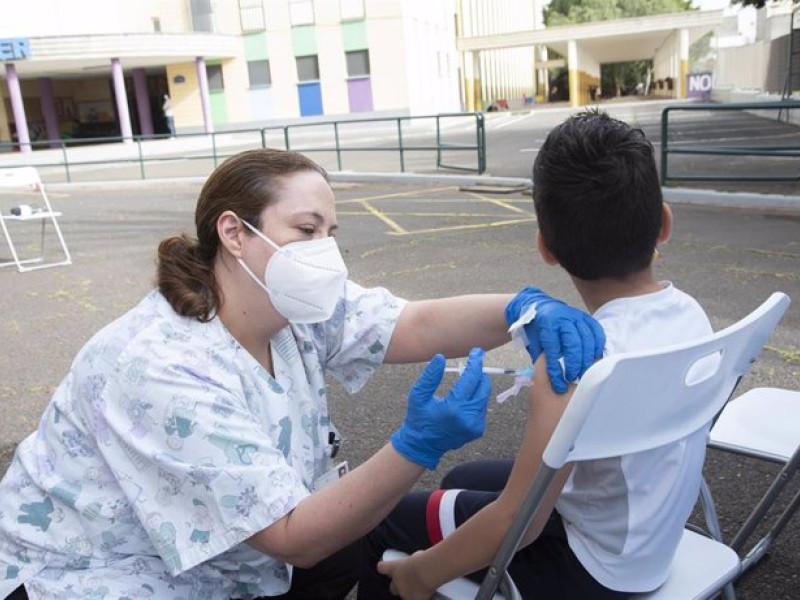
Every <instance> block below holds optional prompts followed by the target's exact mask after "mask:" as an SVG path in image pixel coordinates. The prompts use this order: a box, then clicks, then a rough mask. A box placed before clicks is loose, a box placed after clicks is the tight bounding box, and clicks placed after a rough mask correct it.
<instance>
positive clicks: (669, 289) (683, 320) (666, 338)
mask: <svg viewBox="0 0 800 600" xmlns="http://www.w3.org/2000/svg"><path fill="white" fill-rule="evenodd" d="M660 283H661V286H662V287H661V289H660V290H659V291H657V292H653V293H651V294H644V295H642V296H634V297H628V298H617V299H615V300H612V301H610V302H607V303H606V304H604V305H603V306H601V307H600V308H599V309H598V310H597V311H596V312H595V314H594V317H595V318H596V319H597V320H598V321H599V322H600V324H601V325H602V326H603V329H604V331H605V333H606V353H607V354H610V353H616V352H632V351H638V350H647V349H650V348H657V347H661V346H667V345H672V344H679V343H682V342H686V341H689V340H693V339H697V338H698V337H703V336H706V335H709V334H711V333H712V332H713V330H712V328H711V323H710V321H709V320H708V316H707V315H706V313H705V311H704V310H703V307H702V306H701V305H700V303H699V302H698V301H697V300H696V299H695V298H693V297H692V296H691V295H689V294H687V293H686V292H684V291H682V290H680V289H678V288H677V287H675V286H674V285H673V284H672V283H671V282H669V281H664V282H660Z"/></svg>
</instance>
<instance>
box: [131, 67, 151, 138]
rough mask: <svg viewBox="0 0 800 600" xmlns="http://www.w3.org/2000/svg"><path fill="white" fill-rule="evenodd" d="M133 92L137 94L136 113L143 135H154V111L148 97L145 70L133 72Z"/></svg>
mask: <svg viewBox="0 0 800 600" xmlns="http://www.w3.org/2000/svg"><path fill="white" fill-rule="evenodd" d="M133 91H134V92H135V94H136V113H137V114H138V115H139V128H140V129H141V130H142V135H153V111H152V108H151V107H150V96H148V95H147V75H146V74H145V72H144V69H141V68H139V69H134V70H133Z"/></svg>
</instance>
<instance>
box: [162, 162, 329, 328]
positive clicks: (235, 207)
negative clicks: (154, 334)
mask: <svg viewBox="0 0 800 600" xmlns="http://www.w3.org/2000/svg"><path fill="white" fill-rule="evenodd" d="M301 171H316V172H317V173H319V174H320V175H322V176H323V177H324V178H325V179H326V180H328V174H327V173H326V172H325V170H324V169H323V168H322V167H320V166H319V165H317V164H316V163H315V162H314V161H312V160H310V159H309V158H306V157H305V156H303V155H302V154H298V153H297V152H288V151H284V150H273V149H270V148H265V149H259V150H247V151H245V152H241V153H239V154H236V155H235V156H232V157H231V158H229V159H228V160H226V161H225V162H224V163H222V164H221V165H220V166H219V167H217V168H216V169H215V170H214V172H213V173H211V176H210V177H209V178H208V180H207V181H206V183H205V185H203V189H202V190H200V196H199V197H198V199H197V207H196V209H195V213H194V222H195V227H196V229H197V237H196V238H192V237H189V236H187V235H185V234H183V235H178V236H173V237H169V238H167V239H165V240H163V241H162V242H161V243H160V244H159V246H158V262H157V264H158V266H157V279H158V289H159V290H160V291H161V293H162V294H163V295H164V297H165V298H166V299H167V301H168V302H169V303H170V305H171V306H172V308H173V310H174V311H175V312H177V313H178V314H180V315H183V316H185V317H195V318H197V319H199V320H200V321H209V320H211V319H212V318H214V315H215V314H216V313H217V311H218V310H219V307H220V305H221V302H222V295H221V291H220V290H219V289H218V288H217V283H216V278H215V277H214V260H215V258H216V256H217V252H218V250H219V237H218V236H217V220H218V219H219V217H220V215H221V214H222V213H223V212H225V211H226V210H230V211H233V212H234V213H236V214H237V215H238V216H239V217H240V218H242V219H244V220H245V221H247V222H248V223H250V224H251V225H253V226H254V227H256V228H257V229H260V228H261V223H260V215H261V212H262V211H263V210H264V208H265V207H266V206H267V205H268V204H270V203H271V202H273V201H274V200H275V199H276V197H277V194H278V192H279V190H280V184H281V179H282V178H283V177H285V176H287V175H289V174H291V173H297V172H301Z"/></svg>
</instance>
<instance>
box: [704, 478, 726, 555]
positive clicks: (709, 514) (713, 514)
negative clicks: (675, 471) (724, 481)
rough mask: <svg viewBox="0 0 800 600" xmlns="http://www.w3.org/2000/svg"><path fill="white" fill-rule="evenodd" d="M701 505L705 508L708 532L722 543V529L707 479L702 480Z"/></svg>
mask: <svg viewBox="0 0 800 600" xmlns="http://www.w3.org/2000/svg"><path fill="white" fill-rule="evenodd" d="M700 504H701V506H702V507H703V516H704V518H705V521H706V527H707V528H708V532H709V533H710V534H711V537H713V538H714V539H715V540H717V541H718V542H721V541H722V528H721V527H720V526H719V518H718V517H717V507H716V506H715V505H714V497H713V496H712V495H711V489H710V488H709V487H708V483H707V482H706V478H705V477H703V478H702V479H701V480H700Z"/></svg>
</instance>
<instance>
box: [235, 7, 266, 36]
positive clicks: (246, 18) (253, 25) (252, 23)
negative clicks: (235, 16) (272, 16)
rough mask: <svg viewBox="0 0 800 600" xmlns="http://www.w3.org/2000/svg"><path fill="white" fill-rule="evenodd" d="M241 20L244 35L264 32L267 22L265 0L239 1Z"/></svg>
mask: <svg viewBox="0 0 800 600" xmlns="http://www.w3.org/2000/svg"><path fill="white" fill-rule="evenodd" d="M239 20H240V21H241V23H242V33H253V32H256V31H264V30H265V29H266V22H265V20H264V2H263V0H239Z"/></svg>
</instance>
